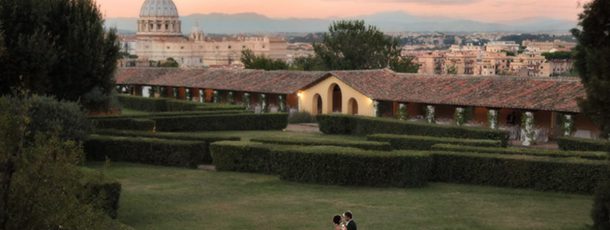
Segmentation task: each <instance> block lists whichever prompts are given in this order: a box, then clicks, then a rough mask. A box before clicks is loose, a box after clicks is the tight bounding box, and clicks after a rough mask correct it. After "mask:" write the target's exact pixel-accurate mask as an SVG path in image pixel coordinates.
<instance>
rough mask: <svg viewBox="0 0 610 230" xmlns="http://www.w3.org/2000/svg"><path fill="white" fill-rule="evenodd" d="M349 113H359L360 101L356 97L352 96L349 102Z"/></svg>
mask: <svg viewBox="0 0 610 230" xmlns="http://www.w3.org/2000/svg"><path fill="white" fill-rule="evenodd" d="M347 113H349V114H351V115H357V114H358V102H357V101H356V99H354V98H350V99H349V101H348V102H347Z"/></svg>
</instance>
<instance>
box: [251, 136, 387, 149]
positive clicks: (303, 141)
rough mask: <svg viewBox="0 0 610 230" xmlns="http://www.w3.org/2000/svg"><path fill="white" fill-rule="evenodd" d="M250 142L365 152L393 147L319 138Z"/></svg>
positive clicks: (266, 138)
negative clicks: (349, 149) (354, 149)
mask: <svg viewBox="0 0 610 230" xmlns="http://www.w3.org/2000/svg"><path fill="white" fill-rule="evenodd" d="M250 141H253V142H260V143H266V144H276V145H300V146H316V145H317V146H319V145H325V146H338V147H352V148H359V149H365V150H381V151H390V150H392V146H390V144H388V143H385V142H376V141H352V140H332V139H317V138H306V137H302V138H294V137H293V138H284V137H259V138H253V139H251V140H250Z"/></svg>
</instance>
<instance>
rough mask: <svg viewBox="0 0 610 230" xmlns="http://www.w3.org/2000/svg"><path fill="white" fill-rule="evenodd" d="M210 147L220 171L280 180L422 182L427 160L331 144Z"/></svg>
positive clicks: (378, 183) (367, 183)
mask: <svg viewBox="0 0 610 230" xmlns="http://www.w3.org/2000/svg"><path fill="white" fill-rule="evenodd" d="M211 151H212V158H213V159H214V164H215V165H216V169H217V170H219V171H240V172H262V173H268V174H279V175H280V178H281V179H284V180H289V181H297V182H308V183H320V184H334V185H363V186H397V187H418V186H423V185H425V184H426V182H427V180H428V175H429V171H430V169H431V164H432V160H431V157H430V156H429V154H427V153H423V152H406V151H393V152H385V151H365V150H362V149H356V148H347V147H336V146H314V147H311V146H309V147H303V146H286V145H269V144H267V145H265V144H261V143H252V142H217V143H214V144H212V147H211Z"/></svg>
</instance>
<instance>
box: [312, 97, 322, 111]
mask: <svg viewBox="0 0 610 230" xmlns="http://www.w3.org/2000/svg"><path fill="white" fill-rule="evenodd" d="M322 108H323V107H322V97H321V96H320V94H316V95H313V108H312V109H311V111H313V114H315V115H318V114H322Z"/></svg>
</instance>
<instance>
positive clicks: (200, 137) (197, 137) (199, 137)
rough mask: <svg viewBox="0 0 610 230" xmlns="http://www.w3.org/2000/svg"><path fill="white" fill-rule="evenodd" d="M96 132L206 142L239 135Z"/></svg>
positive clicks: (98, 131)
mask: <svg viewBox="0 0 610 230" xmlns="http://www.w3.org/2000/svg"><path fill="white" fill-rule="evenodd" d="M95 133H96V134H100V135H106V136H122V137H148V138H159V139H170V140H184V141H205V142H208V143H211V142H216V141H239V140H240V139H241V138H240V137H237V136H235V137H231V136H227V137H220V136H218V135H216V134H214V133H196V134H194V133H167V132H143V131H130V130H113V129H104V130H97V131H96V132H95Z"/></svg>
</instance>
